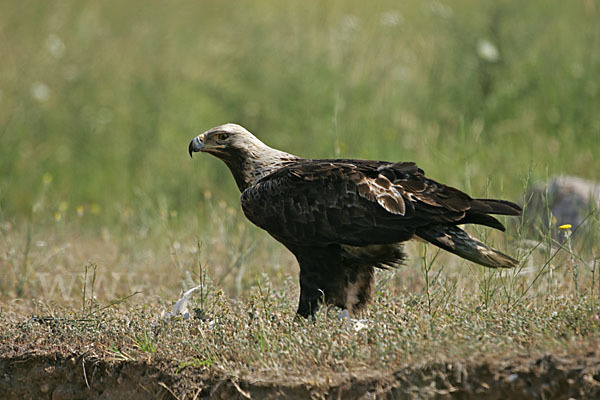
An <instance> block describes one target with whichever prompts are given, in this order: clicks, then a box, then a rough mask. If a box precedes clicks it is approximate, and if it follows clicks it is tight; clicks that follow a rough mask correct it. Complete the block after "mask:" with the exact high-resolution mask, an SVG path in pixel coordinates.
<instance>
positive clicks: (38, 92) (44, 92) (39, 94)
mask: <svg viewBox="0 0 600 400" xmlns="http://www.w3.org/2000/svg"><path fill="white" fill-rule="evenodd" d="M31 96H32V97H33V98H34V99H36V100H37V101H39V102H42V103H43V102H45V101H47V100H48V99H49V98H50V88H49V87H48V85H46V84H45V83H44V82H35V83H34V84H33V85H31Z"/></svg>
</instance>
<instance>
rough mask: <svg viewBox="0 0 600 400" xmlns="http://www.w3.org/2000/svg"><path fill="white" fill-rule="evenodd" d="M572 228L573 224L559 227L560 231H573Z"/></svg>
mask: <svg viewBox="0 0 600 400" xmlns="http://www.w3.org/2000/svg"><path fill="white" fill-rule="evenodd" d="M571 228H572V226H571V224H564V225H561V226H559V227H558V229H563V230H566V229H571Z"/></svg>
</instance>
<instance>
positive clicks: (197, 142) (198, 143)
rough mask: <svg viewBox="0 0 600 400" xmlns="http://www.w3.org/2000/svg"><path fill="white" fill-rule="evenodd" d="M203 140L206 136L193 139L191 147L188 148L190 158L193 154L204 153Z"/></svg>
mask: <svg viewBox="0 0 600 400" xmlns="http://www.w3.org/2000/svg"><path fill="white" fill-rule="evenodd" d="M203 139H204V134H202V135H198V136H196V137H195V138H193V139H192V141H191V142H190V145H189V147H188V151H189V152H190V157H191V156H192V154H194V153H197V152H199V151H202V149H204V144H203V143H202V140H203Z"/></svg>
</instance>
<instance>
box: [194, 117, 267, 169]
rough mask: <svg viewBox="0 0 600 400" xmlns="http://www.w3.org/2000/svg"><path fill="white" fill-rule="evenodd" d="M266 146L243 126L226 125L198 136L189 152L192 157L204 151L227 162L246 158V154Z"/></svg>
mask: <svg viewBox="0 0 600 400" xmlns="http://www.w3.org/2000/svg"><path fill="white" fill-rule="evenodd" d="M264 146H265V144H264V143H263V142H261V141H260V140H258V139H257V138H256V136H254V135H253V134H251V133H250V132H248V130H246V128H244V127H243V126H240V125H237V124H225V125H219V126H216V127H214V128H212V129H209V130H207V131H206V132H204V133H202V134H200V135H198V136H196V137H195V138H194V139H192V141H191V142H190V145H189V147H188V150H189V152H190V156H192V154H193V153H195V152H198V151H202V152H205V153H210V154H212V155H214V156H215V157H218V158H220V159H222V160H223V161H227V160H228V159H231V158H235V157H244V156H245V155H246V154H245V153H247V152H251V151H252V150H254V149H256V148H260V147H264Z"/></svg>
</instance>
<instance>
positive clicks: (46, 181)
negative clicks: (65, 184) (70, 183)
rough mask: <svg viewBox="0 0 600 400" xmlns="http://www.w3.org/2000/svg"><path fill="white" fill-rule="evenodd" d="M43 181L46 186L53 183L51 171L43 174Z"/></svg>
mask: <svg viewBox="0 0 600 400" xmlns="http://www.w3.org/2000/svg"><path fill="white" fill-rule="evenodd" d="M42 183H43V184H44V185H46V186H47V185H49V184H51V183H52V175H50V173H49V172H46V173H45V174H44V176H42Z"/></svg>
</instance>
